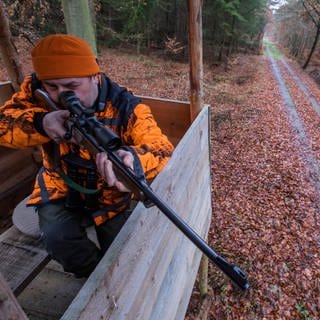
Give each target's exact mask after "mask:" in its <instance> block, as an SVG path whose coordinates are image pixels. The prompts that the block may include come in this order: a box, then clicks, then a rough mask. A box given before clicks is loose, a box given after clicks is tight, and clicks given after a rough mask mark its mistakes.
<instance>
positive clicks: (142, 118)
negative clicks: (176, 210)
mask: <svg viewBox="0 0 320 320" xmlns="http://www.w3.org/2000/svg"><path fill="white" fill-rule="evenodd" d="M123 139H124V141H125V142H126V143H127V144H128V145H130V147H132V148H133V149H134V150H135V151H136V153H137V154H138V157H139V159H140V162H141V165H142V168H143V170H144V173H145V176H146V178H147V179H153V178H154V177H155V176H156V175H157V174H158V173H159V172H160V171H161V170H162V168H163V167H164V165H165V164H166V163H167V161H168V160H169V159H170V157H171V155H172V152H173V149H174V147H173V145H172V144H171V142H170V141H169V140H168V138H167V136H166V135H164V134H163V133H162V132H161V129H160V128H159V127H158V125H157V123H156V121H155V120H154V118H153V115H152V113H151V111H150V108H149V107H148V106H147V105H144V104H138V105H137V107H136V108H135V109H134V113H133V115H132V116H131V118H130V120H129V123H128V128H127V131H126V132H125V134H124V136H123Z"/></svg>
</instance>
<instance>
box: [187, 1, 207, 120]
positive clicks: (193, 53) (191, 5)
mask: <svg viewBox="0 0 320 320" xmlns="http://www.w3.org/2000/svg"><path fill="white" fill-rule="evenodd" d="M188 11H189V59H190V107H191V119H192V120H193V119H195V117H196V116H197V114H198V113H199V112H200V110H201V108H202V97H203V89H202V81H203V61H202V58H203V53H202V0H188Z"/></svg>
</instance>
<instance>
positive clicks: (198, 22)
mask: <svg viewBox="0 0 320 320" xmlns="http://www.w3.org/2000/svg"><path fill="white" fill-rule="evenodd" d="M188 15H189V60H190V114H191V120H192V121H193V120H194V119H195V117H196V116H197V114H198V113H199V112H200V110H201V108H202V105H203V101H202V99H203V88H202V85H203V83H202V82H203V53H202V0H188ZM208 263H209V262H208V258H207V257H206V256H203V257H202V260H201V265H200V269H199V290H200V294H201V296H202V297H204V296H205V295H206V294H207V293H208Z"/></svg>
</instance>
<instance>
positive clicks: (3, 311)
mask: <svg viewBox="0 0 320 320" xmlns="http://www.w3.org/2000/svg"><path fill="white" fill-rule="evenodd" d="M0 319H3V320H5V319H12V320H13V319H15V320H28V317H27V316H26V314H25V313H24V311H23V310H22V308H21V306H20V305H19V303H18V301H17V299H16V298H15V296H14V294H13V293H12V291H11V289H10V288H9V286H8V284H7V283H6V281H5V279H4V278H3V276H2V274H1V273H0Z"/></svg>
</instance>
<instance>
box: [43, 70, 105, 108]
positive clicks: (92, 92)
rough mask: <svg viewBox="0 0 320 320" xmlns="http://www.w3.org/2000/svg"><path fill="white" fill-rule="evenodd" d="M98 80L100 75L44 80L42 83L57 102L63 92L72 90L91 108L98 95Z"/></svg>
mask: <svg viewBox="0 0 320 320" xmlns="http://www.w3.org/2000/svg"><path fill="white" fill-rule="evenodd" d="M98 82H99V79H98V76H92V77H81V78H63V79H50V80H42V85H43V88H44V89H45V90H46V91H47V93H48V94H49V96H50V98H51V99H52V100H53V101H54V102H55V103H59V95H60V93H61V92H63V91H69V90H71V91H73V92H74V93H75V94H76V95H77V97H78V98H79V99H80V101H81V103H82V104H83V105H84V106H85V107H87V108H90V107H91V106H92V105H93V103H94V102H95V100H96V99H97V96H98V86H97V85H98Z"/></svg>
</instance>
